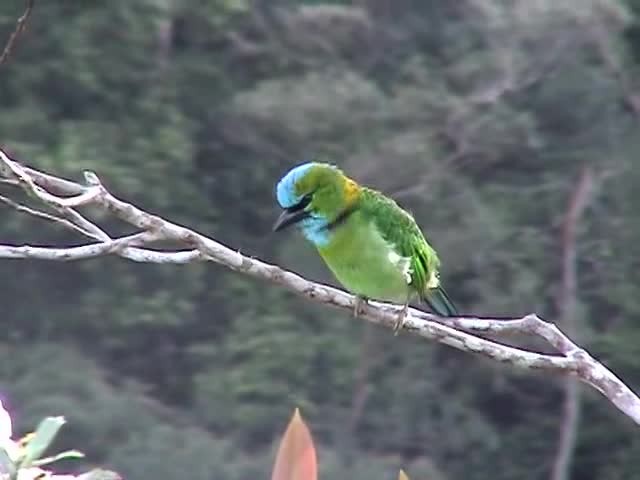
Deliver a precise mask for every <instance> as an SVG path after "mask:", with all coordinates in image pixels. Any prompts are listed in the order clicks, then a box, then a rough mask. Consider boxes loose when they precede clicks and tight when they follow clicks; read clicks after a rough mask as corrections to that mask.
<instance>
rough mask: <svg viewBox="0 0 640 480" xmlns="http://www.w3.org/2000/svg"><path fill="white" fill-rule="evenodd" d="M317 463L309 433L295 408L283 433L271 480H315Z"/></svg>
mask: <svg viewBox="0 0 640 480" xmlns="http://www.w3.org/2000/svg"><path fill="white" fill-rule="evenodd" d="M317 478H318V463H317V460H316V449H315V447H314V445H313V439H312V438H311V432H309V428H308V427H307V425H306V424H305V423H304V420H302V417H301V416H300V411H299V410H298V409H297V408H296V410H295V412H294V413H293V417H291V420H290V421H289V425H288V426H287V430H286V431H285V432H284V435H283V437H282V440H281V441H280V447H279V448H278V454H277V455H276V462H275V464H274V466H273V472H272V474H271V480H317Z"/></svg>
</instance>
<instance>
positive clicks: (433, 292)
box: [424, 287, 458, 317]
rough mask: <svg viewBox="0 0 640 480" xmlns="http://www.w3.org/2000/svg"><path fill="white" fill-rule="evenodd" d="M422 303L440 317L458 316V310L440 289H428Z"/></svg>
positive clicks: (442, 289)
mask: <svg viewBox="0 0 640 480" xmlns="http://www.w3.org/2000/svg"><path fill="white" fill-rule="evenodd" d="M424 301H425V302H426V303H427V305H429V308H430V309H431V311H432V312H433V313H435V314H436V315H440V316H441V317H456V316H458V310H457V309H456V307H455V306H454V305H453V302H452V301H451V299H450V298H449V295H447V292H446V291H445V290H444V288H442V287H436V288H432V289H429V290H428V291H427V292H426V293H425V295H424Z"/></svg>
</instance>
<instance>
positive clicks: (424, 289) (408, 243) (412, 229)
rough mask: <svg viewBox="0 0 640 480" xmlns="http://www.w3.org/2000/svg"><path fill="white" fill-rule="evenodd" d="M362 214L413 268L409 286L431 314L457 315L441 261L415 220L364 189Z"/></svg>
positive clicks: (384, 199) (373, 192)
mask: <svg viewBox="0 0 640 480" xmlns="http://www.w3.org/2000/svg"><path fill="white" fill-rule="evenodd" d="M360 211H361V212H362V215H363V216H364V218H365V219H366V220H369V221H371V222H373V223H374V225H375V226H376V228H377V230H378V231H379V232H380V234H381V235H382V237H383V238H384V239H385V240H386V241H387V242H389V244H390V246H392V248H394V249H395V251H396V253H397V254H398V255H400V256H401V257H405V258H408V259H409V261H410V265H411V282H410V285H411V286H412V287H413V289H414V290H415V291H416V292H417V293H418V295H419V296H420V298H421V299H422V300H424V301H426V302H427V304H428V305H429V307H430V308H431V310H432V311H434V312H435V313H436V314H438V315H442V316H455V315H456V314H457V311H456V308H455V307H454V305H453V303H452V302H451V300H450V299H449V296H448V295H447V293H446V291H445V290H444V288H443V287H442V285H440V273H439V268H440V260H439V259H438V255H437V253H436V251H435V250H434V249H433V247H431V245H429V243H428V242H427V240H426V238H425V237H424V235H423V234H422V231H421V230H420V227H418V224H417V223H416V222H415V220H414V219H413V217H412V216H411V215H410V214H409V213H408V212H406V211H405V210H403V209H402V208H401V207H400V206H399V205H398V204H397V203H396V202H395V201H393V200H392V199H390V198H388V197H385V196H384V195H383V194H381V193H380V192H376V191H375V190H371V189H364V190H363V195H362V200H361V205H360Z"/></svg>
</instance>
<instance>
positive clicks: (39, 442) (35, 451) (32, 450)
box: [20, 417, 65, 467]
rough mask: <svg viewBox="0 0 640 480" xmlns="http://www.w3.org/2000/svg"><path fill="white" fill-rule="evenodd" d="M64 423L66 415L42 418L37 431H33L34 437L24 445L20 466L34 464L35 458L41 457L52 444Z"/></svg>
mask: <svg viewBox="0 0 640 480" xmlns="http://www.w3.org/2000/svg"><path fill="white" fill-rule="evenodd" d="M64 424H65V420H64V417H47V418H45V419H44V420H42V421H41V422H40V425H38V428H37V429H36V431H35V432H33V438H32V439H31V440H30V441H29V443H27V445H26V446H25V447H24V456H23V457H22V461H21V462H20V466H21V467H28V466H30V465H32V464H33V461H34V460H37V459H38V458H40V455H42V454H43V453H44V451H45V450H46V449H47V448H48V447H49V445H51V442H52V441H53V439H54V438H55V436H56V435H57V434H58V430H60V427H62V425H64Z"/></svg>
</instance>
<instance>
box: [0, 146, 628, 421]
mask: <svg viewBox="0 0 640 480" xmlns="http://www.w3.org/2000/svg"><path fill="white" fill-rule="evenodd" d="M11 162H12V161H11V160H10V159H8V157H7V156H6V155H5V154H3V153H2V152H1V151H0V173H1V174H3V175H4V176H5V177H8V178H10V179H11V178H12V177H15V176H19V180H20V182H21V184H22V185H23V187H25V186H26V187H25V188H26V189H27V190H28V191H38V192H40V195H37V196H38V198H39V199H40V200H41V201H43V202H44V203H46V204H48V205H50V206H52V207H56V206H58V207H59V206H60V203H59V200H60V199H61V198H60V197H58V199H57V200H55V199H53V200H52V199H51V197H50V196H54V197H57V195H67V196H74V197H76V198H78V197H80V198H82V199H83V201H82V202H79V203H84V200H85V199H86V200H87V202H89V203H88V204H90V205H92V206H93V207H98V208H100V209H102V210H103V211H105V212H109V213H111V214H113V215H114V216H116V217H117V218H119V219H121V220H123V221H125V222H127V223H129V224H130V225H133V226H135V227H136V228H138V229H140V230H142V231H143V233H142V234H137V235H133V236H130V237H124V238H121V239H117V240H111V239H110V238H108V236H107V239H106V240H102V241H101V243H97V244H91V245H86V246H81V247H71V248H62V249H54V248H44V249H43V248H38V247H28V246H23V247H10V246H0V258H2V257H4V258H39V259H46V260H66V261H68V260H79V259H85V258H91V257H96V256H100V255H107V254H114V255H119V256H122V257H124V258H128V259H130V260H134V261H138V262H151V263H188V262H194V261H202V260H207V261H213V262H216V263H218V264H220V265H223V266H225V267H227V268H230V269H232V270H235V271H237V272H241V273H244V274H246V275H250V276H252V277H255V278H259V279H261V280H265V281H268V282H271V283H275V284H278V285H281V286H283V287H285V288H286V289H288V290H289V291H291V292H293V293H295V294H297V295H300V296H303V297H305V298H308V299H310V300H312V301H315V302H317V303H322V304H325V305H331V306H334V307H338V308H342V309H343V310H345V311H349V312H353V308H354V297H353V296H352V295H350V294H348V293H346V292H344V291H342V290H339V289H336V288H333V287H329V286H327V285H322V284H319V283H315V282H311V281H309V280H306V279H305V278H303V277H301V276H299V275H297V274H295V273H293V272H290V271H287V270H284V269H282V268H280V267H278V266H276V265H271V264H268V263H265V262H262V261H260V260H257V259H254V258H249V257H246V256H244V255H242V254H240V253H239V252H236V251H234V250H232V249H230V248H228V247H226V246H225V245H222V244H221V243H219V242H216V241H215V240H213V239H211V238H208V237H206V236H204V235H202V234H199V233H197V232H196V231H194V230H190V229H188V228H185V227H182V226H180V225H177V224H175V223H171V222H169V221H167V220H164V219H163V218H161V217H159V216H156V215H152V214H150V213H147V212H145V211H143V210H141V209H139V208H138V207H136V206H134V205H132V204H129V203H127V202H124V201H122V200H120V199H118V198H116V197H114V196H113V195H112V194H111V193H109V192H108V191H107V189H106V188H105V187H104V186H103V185H102V184H101V183H100V180H99V179H98V177H97V176H96V175H95V174H94V173H92V172H85V181H86V183H87V185H81V184H79V183H75V182H69V181H68V180H63V179H59V178H57V177H54V176H51V175H47V174H43V173H41V172H37V171H34V170H31V169H27V168H24V167H22V166H20V165H18V164H17V162H13V166H11ZM25 175H26V177H28V178H26V177H25ZM32 186H35V187H37V189H40V190H37V189H34V188H33V187H32ZM49 188H51V189H55V191H56V193H57V195H53V194H52V193H51V192H50V191H48V190H49ZM42 191H45V192H46V193H47V195H42ZM87 192H91V195H89V194H88V193H87ZM85 194H86V195H85ZM51 202H53V203H51ZM64 208H66V209H69V210H71V211H74V210H73V209H70V208H69V207H66V206H65V207H64ZM74 212H75V211H74ZM105 235H106V234H105ZM160 240H162V241H169V242H172V243H177V244H179V245H182V246H184V247H185V248H188V249H189V250H187V251H179V252H166V251H154V250H146V249H140V248H137V247H135V246H134V245H139V244H140V243H145V244H146V243H149V242H150V241H160ZM397 314H398V307H397V306H392V305H388V304H382V303H378V302H371V303H370V304H367V305H365V306H364V307H363V308H362V309H361V313H360V315H359V318H361V319H363V320H366V321H368V322H370V323H372V324H375V325H380V326H384V327H387V328H393V326H394V324H395V323H396V320H397ZM403 329H404V330H405V331H407V332H409V333H411V334H413V335H417V336H420V337H423V338H425V339H429V340H434V341H437V342H439V343H442V344H445V345H449V346H451V347H454V348H456V349H458V350H462V351H465V352H468V353H475V354H478V355H480V356H483V357H486V358H489V359H492V360H494V361H497V362H500V363H505V364H509V365H512V366H514V367H518V368H522V369H527V370H539V371H545V372H553V373H559V374H563V375H568V376H573V377H576V378H578V379H579V380H580V381H582V382H584V383H586V384H588V385H590V386H592V387H593V388H595V389H596V390H598V391H600V392H601V393H602V394H603V395H604V396H605V397H607V398H608V399H609V400H610V401H611V402H612V403H613V404H614V405H615V406H616V407H617V408H619V409H620V410H621V411H622V412H624V413H625V414H626V415H628V416H629V417H630V418H631V419H633V421H634V422H636V423H637V424H640V398H638V396H636V395H635V394H634V393H633V392H632V391H631V390H630V389H629V388H628V387H627V386H626V385H625V384H624V383H623V382H622V381H621V380H620V379H619V378H617V377H616V376H615V375H614V374H613V373H612V372H611V371H609V370H608V369H607V368H606V367H605V366H604V365H602V364H601V363H599V362H598V361H597V360H595V359H594V358H593V357H591V355H589V353H588V352H587V351H586V350H584V349H583V348H580V347H579V346H577V345H576V344H575V343H573V342H572V341H571V340H570V339H569V338H568V337H567V336H566V335H564V334H563V333H562V332H561V331H560V330H559V329H558V328H557V327H556V326H555V325H553V324H551V323H549V322H546V321H544V320H542V319H540V318H539V317H538V316H536V315H535V314H531V315H527V316H526V317H523V318H519V319H510V320H500V319H491V318H488V319H487V318H484V319H483V318H471V317H461V318H446V319H445V318H440V317H438V316H436V315H432V314H429V313H426V312H423V311H420V310H417V309H413V308H412V309H410V310H409V313H408V317H407V319H406V321H405V323H404V327H403ZM512 333H519V334H523V333H524V334H530V335H534V336H537V337H540V338H543V339H545V340H546V341H547V342H548V343H549V344H551V345H552V346H553V347H554V348H555V349H556V350H558V352H559V353H558V354H553V355H552V354H544V353H538V352H534V351H529V350H525V349H521V348H515V347H512V346H509V345H505V344H502V343H499V342H497V341H494V340H488V339H486V338H483V337H482V336H480V335H485V334H497V335H507V334H512Z"/></svg>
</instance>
